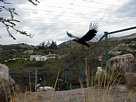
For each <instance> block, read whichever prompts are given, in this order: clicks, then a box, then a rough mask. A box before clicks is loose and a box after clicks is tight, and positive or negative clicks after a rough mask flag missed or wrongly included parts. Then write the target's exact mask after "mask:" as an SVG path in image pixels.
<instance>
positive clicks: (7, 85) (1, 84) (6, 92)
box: [0, 64, 15, 102]
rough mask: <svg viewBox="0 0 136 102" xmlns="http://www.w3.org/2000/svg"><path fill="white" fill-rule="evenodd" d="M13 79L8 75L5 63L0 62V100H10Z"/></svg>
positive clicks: (5, 101)
mask: <svg viewBox="0 0 136 102" xmlns="http://www.w3.org/2000/svg"><path fill="white" fill-rule="evenodd" d="M14 85H15V82H14V80H13V79H12V78H11V77H10V76H9V69H8V67H7V66H6V65H3V64H0V102H10V97H11V96H12V93H13V91H14Z"/></svg>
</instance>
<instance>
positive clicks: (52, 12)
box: [0, 0, 136, 45]
mask: <svg viewBox="0 0 136 102" xmlns="http://www.w3.org/2000/svg"><path fill="white" fill-rule="evenodd" d="M9 1H10V2H12V6H14V7H15V8H16V10H17V12H18V13H19V16H17V18H19V19H20V20H21V21H22V22H21V23H19V28H20V29H23V30H26V31H28V32H30V33H32V34H33V38H29V37H26V36H23V35H19V34H14V36H15V37H16V38H17V40H13V39H12V38H10V37H9V36H8V33H7V32H6V31H5V29H4V28H3V27H2V25H0V27H1V28H0V32H1V33H0V36H1V38H0V44H11V43H28V44H33V45H37V44H39V43H40V42H43V41H48V40H49V41H51V40H54V41H57V42H58V43H60V42H63V41H67V40H69V38H68V37H67V35H66V31H69V32H71V33H73V34H75V35H77V36H79V37H80V36H82V35H84V34H85V33H86V32H87V31H88V29H89V24H90V22H96V23H97V24H98V30H99V32H100V33H99V34H98V35H102V34H103V33H102V32H104V31H114V30H118V29H122V28H126V27H131V26H135V25H136V0H40V4H39V5H38V6H34V5H32V4H31V3H29V2H28V1H27V0H9ZM133 32H136V30H132V31H129V32H124V33H118V34H116V35H115V36H123V35H126V34H131V33H133Z"/></svg>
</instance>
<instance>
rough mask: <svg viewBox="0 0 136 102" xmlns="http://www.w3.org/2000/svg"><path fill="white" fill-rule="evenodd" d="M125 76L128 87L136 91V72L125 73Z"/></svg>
mask: <svg viewBox="0 0 136 102" xmlns="http://www.w3.org/2000/svg"><path fill="white" fill-rule="evenodd" d="M125 78H126V84H127V87H128V89H133V90H134V89H135V91H136V73H126V74H125Z"/></svg>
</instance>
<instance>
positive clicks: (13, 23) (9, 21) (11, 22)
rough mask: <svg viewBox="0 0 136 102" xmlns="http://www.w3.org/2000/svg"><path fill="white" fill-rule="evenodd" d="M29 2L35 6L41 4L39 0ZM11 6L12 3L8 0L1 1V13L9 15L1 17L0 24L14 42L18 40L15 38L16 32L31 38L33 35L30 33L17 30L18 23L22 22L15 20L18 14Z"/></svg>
mask: <svg viewBox="0 0 136 102" xmlns="http://www.w3.org/2000/svg"><path fill="white" fill-rule="evenodd" d="M28 1H29V2H31V3H32V4H33V5H37V4H38V3H39V1H38V0H28ZM11 4H12V3H10V2H7V0H0V13H8V15H5V16H0V24H2V25H4V27H5V28H6V30H7V32H8V34H9V36H10V37H11V38H13V39H14V40H16V38H15V37H14V36H13V33H15V32H17V33H20V34H23V35H26V36H29V37H31V34H29V33H28V32H26V31H23V30H20V29H18V28H17V23H19V22H20V20H18V19H16V18H15V16H16V15H18V13H17V12H16V9H15V8H12V7H9V5H11Z"/></svg>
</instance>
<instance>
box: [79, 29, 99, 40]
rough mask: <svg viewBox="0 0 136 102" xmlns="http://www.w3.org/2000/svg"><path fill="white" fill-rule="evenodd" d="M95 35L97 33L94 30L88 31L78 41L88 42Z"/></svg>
mask: <svg viewBox="0 0 136 102" xmlns="http://www.w3.org/2000/svg"><path fill="white" fill-rule="evenodd" d="M96 33H97V31H96V30H95V29H92V30H89V31H88V32H87V33H86V34H85V35H84V36H83V37H82V38H80V40H81V41H85V42H86V41H89V40H91V39H93V38H94V37H95V35H96Z"/></svg>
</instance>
